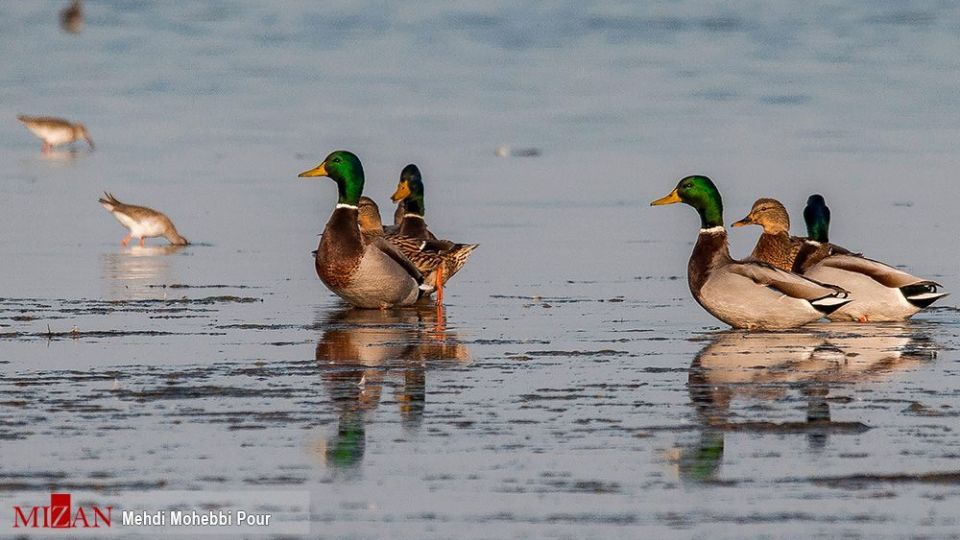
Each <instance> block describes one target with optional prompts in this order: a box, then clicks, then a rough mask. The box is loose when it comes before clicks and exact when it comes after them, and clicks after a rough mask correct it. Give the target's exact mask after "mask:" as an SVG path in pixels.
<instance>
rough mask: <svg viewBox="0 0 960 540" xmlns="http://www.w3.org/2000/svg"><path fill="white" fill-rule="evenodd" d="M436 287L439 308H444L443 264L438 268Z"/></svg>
mask: <svg viewBox="0 0 960 540" xmlns="http://www.w3.org/2000/svg"><path fill="white" fill-rule="evenodd" d="M434 287H435V288H436V289H437V307H441V308H442V307H443V264H441V265H440V266H438V267H437V272H436V279H435V280H434Z"/></svg>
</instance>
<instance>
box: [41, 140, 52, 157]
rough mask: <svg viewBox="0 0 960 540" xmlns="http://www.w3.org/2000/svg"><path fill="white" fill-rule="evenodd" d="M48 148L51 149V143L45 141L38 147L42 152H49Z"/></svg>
mask: <svg viewBox="0 0 960 540" xmlns="http://www.w3.org/2000/svg"><path fill="white" fill-rule="evenodd" d="M50 150H53V145H52V144H50V143H48V142H47V141H43V146H41V147H40V151H41V152H43V153H44V154H49V153H50Z"/></svg>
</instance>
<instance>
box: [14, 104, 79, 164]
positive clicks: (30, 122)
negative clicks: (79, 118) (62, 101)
mask: <svg viewBox="0 0 960 540" xmlns="http://www.w3.org/2000/svg"><path fill="white" fill-rule="evenodd" d="M17 120H20V121H21V122H23V125H25V126H27V129H29V130H30V131H31V132H32V133H33V134H34V135H36V136H37V137H39V138H40V140H41V141H43V146H41V147H40V150H41V151H42V152H43V153H44V154H46V153H48V152H50V151H51V150H53V147H54V146H58V145H61V144H68V143H72V142H74V141H79V140H81V139H82V140H84V141H87V144H89V145H90V149H91V150H93V139H91V138H90V134H89V133H87V128H86V127H84V126H83V124H74V123H72V122H69V121H67V120H64V119H63V118H53V117H50V116H27V115H24V114H21V115H20V116H18V117H17Z"/></svg>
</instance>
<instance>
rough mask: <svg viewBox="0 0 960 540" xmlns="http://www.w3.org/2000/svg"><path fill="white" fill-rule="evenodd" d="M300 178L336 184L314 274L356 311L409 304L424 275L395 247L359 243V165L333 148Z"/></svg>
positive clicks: (378, 242) (384, 243) (419, 290)
mask: <svg viewBox="0 0 960 540" xmlns="http://www.w3.org/2000/svg"><path fill="white" fill-rule="evenodd" d="M299 176H300V177H301V178H313V177H320V176H326V177H328V178H330V179H331V180H333V181H334V182H336V184H337V194H338V198H337V206H336V208H334V210H333V214H332V215H331V216H330V220H329V221H327V226H326V227H325V228H324V230H323V236H322V237H321V238H320V246H319V247H318V248H317V254H316V268H317V275H318V276H320V280H321V281H323V283H324V285H326V286H327V287H328V288H329V289H330V290H331V291H333V292H334V293H335V294H336V295H337V296H339V297H341V298H343V299H344V300H346V301H347V302H349V303H350V304H352V305H354V306H356V307H360V308H374V309H375V308H380V309H384V308H388V307H391V306H396V305H410V304H413V303H414V302H416V301H417V299H419V297H420V295H421V294H422V292H423V291H424V290H430V287H429V286H426V285H423V289H422V288H421V285H422V284H423V276H422V275H421V274H420V271H419V270H417V268H416V266H414V265H413V263H411V262H410V261H409V260H408V259H407V258H406V257H404V256H403V254H402V253H401V252H400V250H399V249H397V248H396V247H395V246H393V245H392V244H390V243H389V242H387V241H386V240H383V239H379V240H374V241H372V242H369V243H364V241H363V238H362V237H361V235H360V228H359V225H358V222H357V214H358V211H357V206H358V205H359V203H360V196H361V194H362V193H363V180H364V179H363V166H362V165H361V164H360V159H359V158H357V156H355V155H354V154H352V153H350V152H347V151H344V150H338V151H336V152H333V153H331V154H330V155H329V156H327V158H326V159H324V160H323V163H321V164H320V165H318V166H317V167H315V168H313V169H310V170H309V171H304V172H302V173H300V175H299Z"/></svg>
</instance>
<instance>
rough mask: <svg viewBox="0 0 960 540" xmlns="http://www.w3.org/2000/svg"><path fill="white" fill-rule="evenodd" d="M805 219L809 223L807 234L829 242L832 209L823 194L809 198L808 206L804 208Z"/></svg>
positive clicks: (819, 240)
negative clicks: (828, 206)
mask: <svg viewBox="0 0 960 540" xmlns="http://www.w3.org/2000/svg"><path fill="white" fill-rule="evenodd" d="M803 221H805V222H806V223H807V236H809V237H810V239H811V240H815V241H817V242H829V241H830V240H829V237H828V232H829V230H830V209H829V208H827V202H826V201H824V200H823V195H820V194H819V193H817V194H814V195H811V196H810V198H808V199H807V207H806V208H804V209H803Z"/></svg>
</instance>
